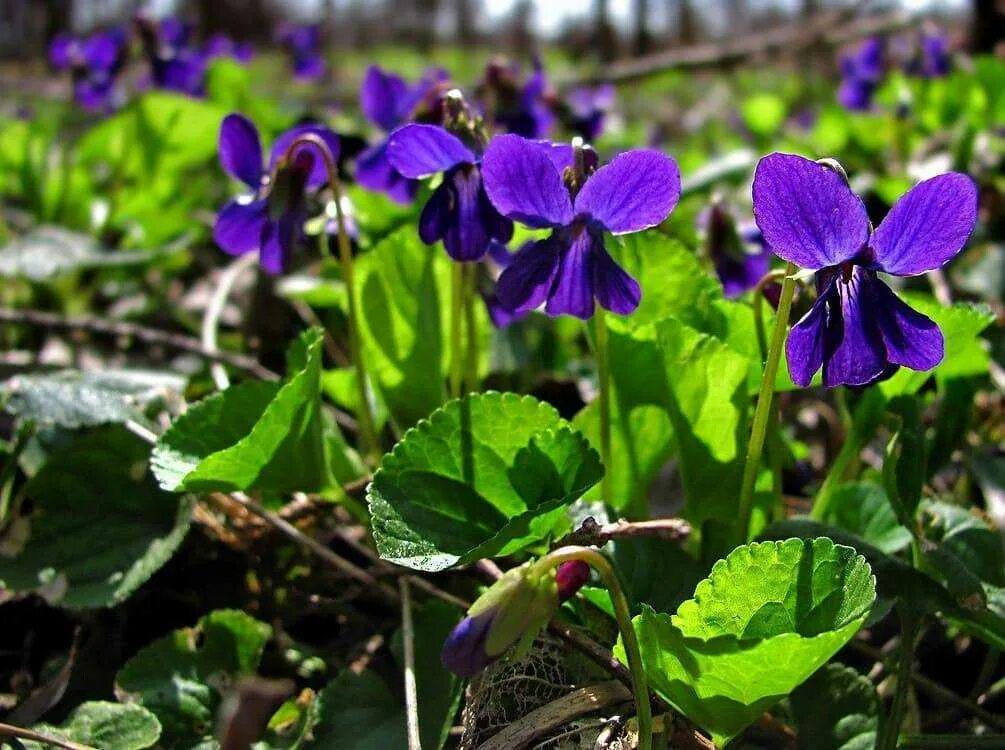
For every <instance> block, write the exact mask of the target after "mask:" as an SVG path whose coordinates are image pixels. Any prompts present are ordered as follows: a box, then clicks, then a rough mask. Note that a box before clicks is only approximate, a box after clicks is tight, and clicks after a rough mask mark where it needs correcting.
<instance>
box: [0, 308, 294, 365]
mask: <svg viewBox="0 0 1005 750" xmlns="http://www.w3.org/2000/svg"><path fill="white" fill-rule="evenodd" d="M0 323H11V324H17V325H29V326H34V327H36V328H46V329H51V330H62V331H88V332H90V333H99V334H102V335H105V336H121V337H124V338H132V339H136V340H137V341H142V342H143V343H145V344H162V345H163V346H166V347H169V348H171V349H177V350H178V351H183V352H189V353H191V354H196V355H198V356H200V357H202V358H203V359H206V360H209V361H211V362H222V363H224V364H227V365H230V366H231V367H234V368H236V369H238V370H241V371H243V372H246V373H248V374H250V375H254V376H255V377H256V378H260V379H261V380H278V379H279V375H277V374H276V373H274V372H272V370H270V369H268V368H267V367H265V366H264V365H262V364H260V363H259V362H258V361H257V360H255V359H254V358H253V357H249V356H247V355H245V354H239V353H237V352H229V351H211V350H209V349H207V348H206V347H205V346H204V345H203V343H202V342H201V341H200V340H199V339H197V338H194V337H192V336H186V335H184V334H180V333H174V332H172V331H165V330H162V329H160V328H148V327H146V326H141V325H137V324H136V323H130V322H127V321H123V320H108V319H107V318H99V317H96V316H92V315H79V316H73V317H68V316H64V315H58V314H56V313H51V312H46V311H45V310H31V309H18V310H13V309H10V308H0Z"/></svg>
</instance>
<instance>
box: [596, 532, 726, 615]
mask: <svg viewBox="0 0 1005 750" xmlns="http://www.w3.org/2000/svg"><path fill="white" fill-rule="evenodd" d="M613 547H614V550H613V558H614V564H615V566H616V568H617V571H618V580H620V581H621V583H622V585H623V586H624V588H625V596H626V597H627V598H628V604H629V606H630V608H631V610H632V612H639V611H641V609H642V605H643V604H645V605H648V606H650V607H652V608H653V609H655V610H656V611H657V612H669V611H671V610H673V609H676V608H677V607H678V606H680V604H681V602H683V601H684V600H686V599H687V598H688V597H689V596H690V595H691V592H692V591H694V587H695V586H696V585H697V584H698V582H699V581H700V580H701V579H702V578H703V577H704V575H705V574H706V573H707V572H708V566H707V565H703V564H702V563H701V562H699V561H698V560H696V559H695V558H694V557H692V556H691V555H690V554H688V553H687V552H686V551H685V550H684V549H683V548H682V547H681V545H679V544H674V543H672V542H667V541H664V540H662V539H650V538H646V537H638V538H633V537H626V538H624V539H618V540H617V541H616V542H614V544H613ZM668 570H672V571H674V574H673V576H672V577H671V576H667V571H668ZM601 591H603V592H604V595H605V596H607V589H601ZM608 602H610V599H609V597H608Z"/></svg>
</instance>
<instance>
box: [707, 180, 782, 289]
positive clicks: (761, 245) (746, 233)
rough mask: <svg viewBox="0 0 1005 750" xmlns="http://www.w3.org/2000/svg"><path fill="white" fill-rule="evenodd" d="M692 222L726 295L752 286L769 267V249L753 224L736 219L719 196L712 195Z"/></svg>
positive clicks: (755, 284)
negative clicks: (707, 204)
mask: <svg viewBox="0 0 1005 750" xmlns="http://www.w3.org/2000/svg"><path fill="white" fill-rule="evenodd" d="M696 223H697V225H698V231H699V233H700V234H701V235H702V236H703V239H704V242H705V248H706V252H707V255H708V258H709V260H711V261H712V265H713V266H714V267H715V273H716V275H717V276H718V277H719V281H720V282H721V283H722V291H723V294H724V295H725V296H726V297H727V298H729V299H733V298H735V297H739V296H740V295H741V294H743V293H744V292H746V291H747V290H748V289H753V288H754V287H755V286H757V282H759V281H760V280H761V278H762V277H763V276H764V275H765V274H766V273H767V272H768V271H769V270H770V269H771V252H770V250H769V249H768V246H767V243H766V242H765V241H764V237H763V235H762V234H761V230H760V229H758V228H757V224H755V223H753V222H738V221H737V220H736V217H735V216H734V215H733V212H732V211H730V210H729V208H728V207H727V206H725V205H724V204H723V203H722V201H721V200H717V199H713V201H712V203H711V204H710V205H709V206H708V207H707V208H705V209H703V210H702V211H701V212H700V213H699V214H698V217H697V222H696Z"/></svg>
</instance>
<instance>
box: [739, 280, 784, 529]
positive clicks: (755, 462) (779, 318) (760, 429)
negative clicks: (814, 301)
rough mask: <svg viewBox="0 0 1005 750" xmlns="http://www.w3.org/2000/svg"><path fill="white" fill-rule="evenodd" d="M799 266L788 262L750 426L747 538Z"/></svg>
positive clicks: (743, 491) (744, 512)
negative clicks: (794, 276)
mask: <svg viewBox="0 0 1005 750" xmlns="http://www.w3.org/2000/svg"><path fill="white" fill-rule="evenodd" d="M795 271H796V267H795V266H794V265H793V264H792V263H789V264H788V265H787V266H786V268H785V280H784V281H782V295H781V298H780V299H779V300H778V313H777V314H776V316H775V329H774V331H773V332H772V334H771V344H770V346H769V347H768V354H767V357H766V359H765V362H764V376H763V378H762V380H761V389H760V392H759V393H758V394H757V407H756V408H755V409H754V421H753V424H752V425H751V429H750V442H749V443H748V444H747V458H746V462H745V463H744V465H743V484H742V485H741V486H740V512H739V519H740V524H739V533H740V534H741V535H742V537H743V541H746V539H747V535H748V533H749V532H750V514H751V511H752V509H753V502H754V485H755V483H756V482H757V471H758V469H759V468H760V466H761V452H762V451H763V450H764V436H765V435H766V434H767V432H768V422H769V419H770V417H771V402H772V399H773V398H774V395H775V379H776V378H777V376H778V363H779V362H780V361H781V358H782V344H784V343H785V334H786V333H787V332H788V326H789V311H790V310H791V308H792V295H793V293H794V292H795V289H796V281H795V279H794V278H792V274H793V273H795Z"/></svg>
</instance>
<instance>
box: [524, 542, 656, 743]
mask: <svg viewBox="0 0 1005 750" xmlns="http://www.w3.org/2000/svg"><path fill="white" fill-rule="evenodd" d="M570 560H580V561H582V562H585V563H586V564H587V565H589V566H590V567H591V568H593V569H594V570H595V571H597V573H598V574H599V575H600V580H601V581H603V584H604V586H605V587H606V588H607V590H608V592H609V593H610V595H611V602H612V603H613V604H614V619H615V620H616V621H617V623H618V630H620V631H621V642H622V644H623V645H624V647H625V655H626V656H627V658H628V671H629V672H631V675H632V692H633V693H634V695H635V713H636V717H637V719H638V722H639V744H638V750H652V746H653V715H652V707H651V706H650V705H649V682H648V680H647V679H646V672H645V669H644V668H643V665H642V652H641V650H640V649H639V640H638V637H637V636H636V635H635V628H633V627H632V615H631V612H630V611H629V609H628V600H627V599H625V592H624V591H623V590H622V589H621V582H620V581H618V576H617V575H616V574H615V572H614V568H612V567H611V564H610V563H609V562H608V561H607V558H606V557H604V556H603V555H601V554H600V553H599V552H597V550H595V549H590V548H589V547H560V548H559V549H556V550H554V551H553V552H550V553H549V554H547V555H545V556H544V557H542V558H541V559H540V560H539V561H538V563H537V564H538V565H543V566H546V567H547V568H557V567H558V566H559V565H561V564H562V563H564V562H568V561H570Z"/></svg>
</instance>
